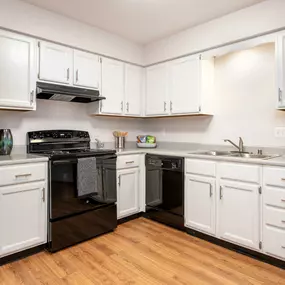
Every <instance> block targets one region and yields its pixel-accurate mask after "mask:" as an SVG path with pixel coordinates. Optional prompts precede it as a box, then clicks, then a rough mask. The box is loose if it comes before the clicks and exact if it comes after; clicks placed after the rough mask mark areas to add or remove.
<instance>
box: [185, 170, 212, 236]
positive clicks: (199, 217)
mask: <svg viewBox="0 0 285 285" xmlns="http://www.w3.org/2000/svg"><path fill="white" fill-rule="evenodd" d="M215 194H216V187H215V179H214V178H207V177H202V176H201V177H198V176H193V175H186V178H185V225H186V226H188V227H190V228H194V229H197V230H200V231H202V232H205V233H208V234H215Z"/></svg>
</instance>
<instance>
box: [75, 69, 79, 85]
mask: <svg viewBox="0 0 285 285" xmlns="http://www.w3.org/2000/svg"><path fill="white" fill-rule="evenodd" d="M78 78H79V77H78V69H77V70H76V73H75V80H76V82H78Z"/></svg>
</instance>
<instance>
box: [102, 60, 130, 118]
mask: <svg viewBox="0 0 285 285" xmlns="http://www.w3.org/2000/svg"><path fill="white" fill-rule="evenodd" d="M101 95H102V96H104V97H106V100H103V101H101V102H100V104H101V108H100V113H101V114H109V115H122V114H123V111H124V95H125V69H124V63H123V62H120V61H117V60H113V59H108V58H102V86H101Z"/></svg>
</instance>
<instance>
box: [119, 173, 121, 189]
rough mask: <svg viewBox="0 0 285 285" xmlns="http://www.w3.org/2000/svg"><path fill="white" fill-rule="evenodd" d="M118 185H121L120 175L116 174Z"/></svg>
mask: <svg viewBox="0 0 285 285" xmlns="http://www.w3.org/2000/svg"><path fill="white" fill-rule="evenodd" d="M118 185H119V186H121V175H119V176H118Z"/></svg>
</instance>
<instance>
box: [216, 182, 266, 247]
mask: <svg viewBox="0 0 285 285" xmlns="http://www.w3.org/2000/svg"><path fill="white" fill-rule="evenodd" d="M219 186H220V187H219V194H218V195H219V197H218V201H219V203H218V234H219V237H220V238H222V239H225V240H227V241H230V242H233V243H236V244H239V245H242V246H246V247H249V248H252V249H256V250H258V249H259V241H260V238H259V236H260V233H259V232H260V225H259V223H260V220H259V216H260V214H259V211H260V207H259V203H260V200H259V186H258V185H251V184H246V183H240V182H229V181H220V185H219Z"/></svg>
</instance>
